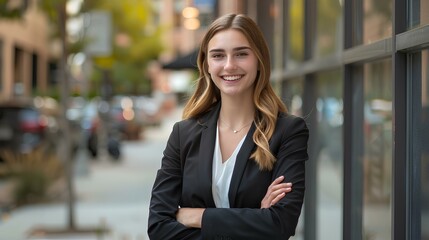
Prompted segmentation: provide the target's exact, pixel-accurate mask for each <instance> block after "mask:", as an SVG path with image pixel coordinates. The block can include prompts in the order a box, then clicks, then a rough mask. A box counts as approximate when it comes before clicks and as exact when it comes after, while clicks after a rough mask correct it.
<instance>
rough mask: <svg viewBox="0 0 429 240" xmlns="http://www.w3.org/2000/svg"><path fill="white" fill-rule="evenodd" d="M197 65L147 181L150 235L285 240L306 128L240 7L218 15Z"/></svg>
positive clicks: (296, 202)
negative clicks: (273, 77)
mask: <svg viewBox="0 0 429 240" xmlns="http://www.w3.org/2000/svg"><path fill="white" fill-rule="evenodd" d="M198 69H199V71H200V76H199V79H198V82H197V87H196V90H195V92H194V94H193V95H192V96H191V98H190V99H189V101H188V103H187V104H186V106H185V109H184V113H183V118H184V120H183V121H181V122H178V123H176V124H175V125H174V127H173V131H172V133H171V135H170V138H169V140H168V143H167V146H166V149H165V151H164V157H163V159H162V165H161V169H160V170H159V171H158V174H157V176H156V180H155V183H154V186H153V190H152V198H151V203H150V212H149V226H148V234H149V236H150V238H151V239H163V240H165V239H204V240H206V239H234V240H236V239H246V240H249V239H270V240H274V239H282V240H284V239H288V238H289V237H290V236H292V235H294V234H295V228H296V225H297V222H298V218H299V215H300V212H301V207H302V203H303V199H304V187H305V161H306V160H307V159H308V155H307V140H308V129H307V127H306V124H305V122H304V120H303V119H301V118H298V117H295V116H292V115H289V114H287V111H286V107H285V106H284V104H283V103H282V101H281V100H280V99H279V98H278V97H277V96H276V94H275V93H274V91H273V89H272V87H271V85H270V81H269V79H270V57H269V51H268V48H267V45H266V43H265V40H264V38H263V36H262V34H261V32H260V30H259V28H258V27H257V25H256V24H255V23H254V22H253V21H252V20H251V19H250V18H248V17H246V16H244V15H236V14H229V15H225V16H223V17H221V18H219V19H217V20H216V21H215V22H213V24H212V25H211V26H210V28H209V30H208V32H207V33H206V35H205V37H204V38H203V41H202V44H201V47H200V51H199V55H198ZM292 185H293V189H292Z"/></svg>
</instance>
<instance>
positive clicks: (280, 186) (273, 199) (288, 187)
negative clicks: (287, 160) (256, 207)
mask: <svg viewBox="0 0 429 240" xmlns="http://www.w3.org/2000/svg"><path fill="white" fill-rule="evenodd" d="M283 179H284V176H280V177H278V178H276V179H275V180H274V181H273V183H271V185H270V186H269V187H268V190H267V194H265V197H264V199H262V201H261V208H269V207H271V206H272V205H274V204H276V203H277V202H278V201H280V199H282V198H283V197H284V196H286V193H288V192H290V191H292V183H282V181H283Z"/></svg>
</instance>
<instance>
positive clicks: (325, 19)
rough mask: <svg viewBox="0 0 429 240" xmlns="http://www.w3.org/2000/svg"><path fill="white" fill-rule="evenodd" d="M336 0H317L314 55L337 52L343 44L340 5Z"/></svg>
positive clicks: (321, 55) (319, 55)
mask: <svg viewBox="0 0 429 240" xmlns="http://www.w3.org/2000/svg"><path fill="white" fill-rule="evenodd" d="M340 2H342V1H338V0H318V1H317V4H318V5H317V33H316V34H317V35H316V46H315V49H314V51H315V52H314V57H315V58H317V57H323V56H326V55H330V54H333V53H335V52H339V51H341V49H342V46H343V41H342V39H343V27H342V6H341V5H340Z"/></svg>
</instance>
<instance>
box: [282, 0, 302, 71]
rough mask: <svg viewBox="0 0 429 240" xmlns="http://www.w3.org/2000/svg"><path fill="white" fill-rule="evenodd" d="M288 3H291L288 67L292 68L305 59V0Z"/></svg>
mask: <svg viewBox="0 0 429 240" xmlns="http://www.w3.org/2000/svg"><path fill="white" fill-rule="evenodd" d="M286 4H289V5H288V17H289V25H288V26H286V31H288V34H287V36H288V40H287V41H286V44H287V48H286V56H287V63H286V67H287V68H288V69H292V68H296V67H297V66H298V65H299V63H301V62H302V61H303V60H304V1H302V0H290V1H289V2H287V3H286Z"/></svg>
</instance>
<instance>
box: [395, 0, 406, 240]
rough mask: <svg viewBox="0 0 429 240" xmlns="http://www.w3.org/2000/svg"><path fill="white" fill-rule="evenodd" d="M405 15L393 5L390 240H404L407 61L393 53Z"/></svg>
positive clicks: (400, 4)
mask: <svg viewBox="0 0 429 240" xmlns="http://www.w3.org/2000/svg"><path fill="white" fill-rule="evenodd" d="M406 11H407V5H406V1H403V0H394V1H393V31H392V47H393V49H392V62H393V68H392V71H393V72H392V73H393V74H392V76H393V94H394V95H393V118H394V121H393V126H392V127H393V128H392V131H393V133H392V136H393V139H392V144H393V150H392V151H393V152H392V156H393V159H392V161H393V162H392V171H393V174H392V221H391V224H392V225H391V228H392V240H404V239H407V238H406V232H407V222H408V221H407V218H406V217H407V207H406V206H407V204H406V203H407V183H406V181H404V179H406V177H407V154H406V153H407V147H406V146H407V131H406V129H407V101H406V100H407V80H408V79H407V76H406V73H407V71H406V70H407V69H406V68H407V64H406V63H407V60H406V54H404V53H400V52H398V51H397V49H396V46H397V40H398V39H397V35H398V34H401V33H403V32H405V31H406V30H407V18H406V16H407V12H406Z"/></svg>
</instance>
